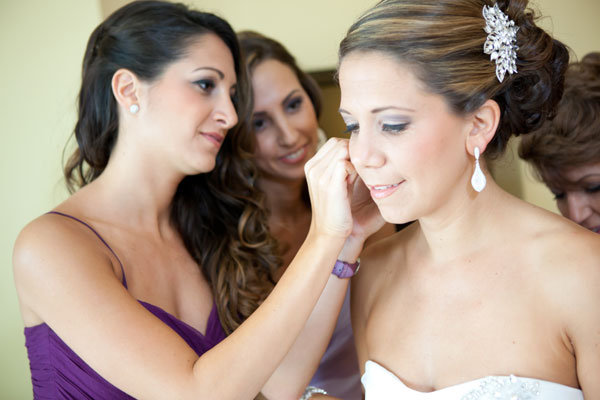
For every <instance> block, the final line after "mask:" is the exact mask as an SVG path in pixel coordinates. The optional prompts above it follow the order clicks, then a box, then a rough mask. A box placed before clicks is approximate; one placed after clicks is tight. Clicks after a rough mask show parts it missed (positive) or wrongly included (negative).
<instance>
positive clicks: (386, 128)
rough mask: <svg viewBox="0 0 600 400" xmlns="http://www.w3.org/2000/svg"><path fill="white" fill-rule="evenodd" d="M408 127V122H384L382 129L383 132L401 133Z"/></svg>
mask: <svg viewBox="0 0 600 400" xmlns="http://www.w3.org/2000/svg"><path fill="white" fill-rule="evenodd" d="M407 127H408V122H403V123H399V124H382V125H381V130H382V131H383V132H390V133H401V132H403V131H405V130H406V128H407Z"/></svg>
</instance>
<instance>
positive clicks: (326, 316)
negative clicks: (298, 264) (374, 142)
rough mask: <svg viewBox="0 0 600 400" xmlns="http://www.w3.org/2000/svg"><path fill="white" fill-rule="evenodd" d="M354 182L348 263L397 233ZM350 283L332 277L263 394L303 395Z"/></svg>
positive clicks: (343, 253) (345, 258)
mask: <svg viewBox="0 0 600 400" xmlns="http://www.w3.org/2000/svg"><path fill="white" fill-rule="evenodd" d="M352 185H353V188H352V190H353V196H352V204H351V208H352V217H353V227H352V234H351V235H350V236H349V237H348V239H347V240H346V242H345V244H344V248H343V249H342V251H341V253H340V255H339V257H338V258H339V259H341V260H343V261H347V262H354V261H356V260H357V259H358V257H359V255H360V253H361V252H362V249H363V246H364V245H365V243H366V242H365V241H367V242H368V241H370V240H371V239H372V238H373V237H377V238H375V239H376V240H377V239H378V238H381V237H384V236H387V235H390V234H391V233H393V232H395V230H394V229H393V228H394V227H393V225H390V224H386V225H384V220H383V218H382V217H381V214H380V213H379V210H378V209H377V206H376V205H375V203H374V202H373V200H372V199H371V196H370V193H369V191H368V190H367V188H366V187H365V185H364V184H363V183H362V181H360V179H358V180H357V181H355V182H354V183H353V184H352ZM382 226H383V227H382ZM332 266H333V265H332ZM348 283H349V279H339V278H337V277H335V276H331V277H330V278H329V281H328V283H327V286H326V288H325V290H324V291H323V294H322V295H321V297H320V299H319V301H318V303H317V306H316V307H315V309H314V310H313V312H312V314H311V316H310V318H309V319H308V321H307V323H306V325H305V327H304V329H303V330H302V332H301V333H300V335H299V337H298V339H297V340H296V342H295V343H294V345H293V347H292V349H291V350H290V352H289V353H288V354H287V356H286V357H285V359H284V360H283V362H282V363H281V364H280V365H279V367H278V368H277V370H276V371H275V373H274V374H273V375H272V376H271V378H270V379H269V381H268V382H267V385H265V387H264V388H263V391H262V393H263V394H265V395H266V396H267V397H269V398H273V399H287V398H290V399H292V398H293V399H297V398H299V397H300V396H301V395H302V393H303V392H304V389H305V388H306V386H307V385H308V383H309V382H310V379H311V378H312V376H313V375H314V373H315V371H316V370H317V368H318V366H319V361H320V360H321V357H322V356H323V353H324V352H325V350H326V348H327V345H328V343H329V341H330V339H331V335H332V333H333V331H334V329H335V325H336V322H337V318H338V314H339V312H340V309H341V307H342V304H343V302H344V297H345V295H346V291H347V288H348Z"/></svg>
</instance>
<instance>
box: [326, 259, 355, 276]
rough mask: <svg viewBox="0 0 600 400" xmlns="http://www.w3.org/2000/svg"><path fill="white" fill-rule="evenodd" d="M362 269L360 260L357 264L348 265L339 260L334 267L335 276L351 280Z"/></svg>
mask: <svg viewBox="0 0 600 400" xmlns="http://www.w3.org/2000/svg"><path fill="white" fill-rule="evenodd" d="M359 268H360V260H356V262H355V263H352V264H350V263H347V262H345V261H341V260H337V261H336V262H335V264H334V266H333V271H332V272H331V273H332V274H333V275H335V276H337V277H338V278H350V277H352V276H354V275H355V274H356V272H357V271H358V269H359Z"/></svg>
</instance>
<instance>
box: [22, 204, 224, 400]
mask: <svg viewBox="0 0 600 400" xmlns="http://www.w3.org/2000/svg"><path fill="white" fill-rule="evenodd" d="M52 213H53V214H59V215H63V216H65V217H68V218H71V219H73V220H76V221H78V222H81V223H82V224H84V225H85V226H87V227H88V228H89V229H91V230H92V232H94V233H95V234H96V236H98V238H99V239H100V240H101V241H102V243H104V244H105V245H106V246H107V247H108V249H109V250H110V251H111V252H112V253H113V254H114V255H115V257H116V258H117V260H118V261H119V263H121V261H120V260H119V258H118V257H117V255H116V254H115V252H114V251H113V250H112V249H111V248H110V246H109V245H108V243H106V241H104V239H103V238H102V237H101V236H100V235H99V234H98V232H96V231H95V230H94V229H93V228H92V227H91V226H90V225H88V224H86V223H85V222H83V221H81V220H79V219H77V218H75V217H72V216H70V215H67V214H62V213H59V212H55V211H53V212H52ZM122 268H123V265H122V264H121V269H122ZM123 286H125V288H127V280H126V279H125V273H124V272H123ZM139 302H140V304H141V305H142V306H144V307H145V308H146V309H147V310H148V311H149V312H151V313H152V314H154V315H155V316H156V317H157V318H159V319H160V320H161V321H162V322H164V323H165V324H166V325H168V326H169V327H170V328H171V329H173V330H174V331H175V332H176V333H177V334H178V335H179V336H181V337H182V338H183V340H185V341H186V343H187V344H188V345H189V346H190V347H191V348H192V349H194V351H195V352H196V353H197V354H198V356H200V355H202V354H204V353H205V352H206V351H208V350H210V349H211V348H212V347H214V346H215V345H216V344H218V343H219V342H220V341H222V340H223V339H225V337H226V335H225V332H224V331H223V328H222V327H221V323H220V321H219V315H218V313H217V306H216V304H213V308H212V310H211V312H210V315H209V317H208V321H207V324H206V333H205V334H204V335H203V334H202V333H200V332H199V331H198V330H196V329H195V328H193V327H192V326H190V325H188V324H186V323H185V322H183V321H181V320H179V319H177V318H176V317H175V316H173V315H171V314H169V313H168V312H166V311H164V310H163V309H161V308H160V307H157V306H155V305H152V304H149V303H146V302H143V301H139ZM25 346H26V347H27V354H28V356H29V365H30V369H31V382H32V384H33V396H34V398H35V399H98V400H100V399H106V400H109V399H111V400H112V399H133V397H131V396H129V395H128V394H127V393H125V392H123V391H121V390H120V389H118V388H117V387H115V386H114V385H112V384H111V383H110V382H108V381H107V380H106V379H104V378H103V377H102V376H100V375H99V374H98V373H97V372H96V371H94V370H93V369H92V368H91V367H90V366H89V365H87V364H86V363H85V362H84V361H83V360H82V359H81V358H80V357H79V356H78V355H77V354H75V352H73V350H71V348H70V347H69V346H67V344H66V343H65V342H63V341H62V340H61V339H60V337H58V335H57V334H56V333H55V332H54V331H53V330H52V329H51V328H50V327H49V326H48V325H46V324H45V323H42V324H40V325H36V326H32V327H27V328H25Z"/></svg>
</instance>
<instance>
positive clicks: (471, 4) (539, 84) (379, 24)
mask: <svg viewBox="0 0 600 400" xmlns="http://www.w3.org/2000/svg"><path fill="white" fill-rule="evenodd" d="M497 3H498V6H499V7H500V9H501V10H502V11H503V12H504V13H505V14H507V15H508V17H509V18H510V19H511V20H513V21H514V22H515V24H516V26H518V27H519V30H518V31H517V45H518V47H519V49H518V51H517V69H518V72H517V73H516V74H513V75H508V76H507V77H505V79H504V81H503V82H502V83H500V82H498V80H497V78H496V75H495V67H496V64H495V62H494V61H490V58H489V56H488V55H486V54H484V53H483V44H484V43H485V40H486V38H487V34H486V32H485V31H484V27H485V20H484V18H483V15H482V10H483V6H484V5H488V6H493V5H494V4H495V2H494V1H493V0H383V1H381V2H379V3H378V4H377V5H375V6H374V7H373V8H371V9H369V10H368V11H366V12H365V13H364V14H363V15H362V16H361V17H360V18H359V20H358V21H357V22H356V23H354V24H353V25H352V26H351V27H350V29H349V30H348V33H347V34H346V37H345V38H344V39H343V41H342V43H341V44H340V50H339V57H340V60H342V59H343V58H344V56H346V55H348V54H349V53H351V52H355V51H362V52H369V51H378V52H383V53H386V54H390V55H392V56H393V57H395V59H396V60H398V61H399V62H401V63H403V64H406V65H408V66H409V67H412V71H413V72H414V73H415V74H416V76H417V77H419V79H420V80H421V81H422V82H423V83H424V84H425V85H426V86H427V87H428V88H429V89H430V90H431V91H432V92H433V93H436V94H439V95H441V96H443V97H444V98H445V99H446V102H447V103H448V104H449V106H450V107H451V108H452V109H453V110H454V112H456V113H458V114H468V113H471V112H474V111H475V110H477V109H478V108H479V107H481V106H482V105H483V103H484V102H485V101H487V100H488V99H493V100H494V101H496V102H497V103H498V105H499V106H500V110H501V118H500V123H499V126H498V129H497V131H496V135H495V136H494V138H493V139H492V141H490V143H489V144H488V146H487V149H486V156H487V157H491V158H493V157H495V156H498V155H499V154H501V153H502V151H503V150H504V149H505V147H506V143H507V142H508V139H509V138H510V137H511V135H513V134H514V135H519V134H524V133H528V132H530V131H532V130H535V129H537V128H539V127H540V126H541V125H542V124H543V122H544V121H545V120H546V119H548V118H551V117H552V115H553V114H554V111H555V108H556V104H557V103H558V101H559V99H560V97H561V95H562V88H563V80H564V70H565V69H566V66H567V63H568V59H569V53H568V50H567V48H566V47H565V46H564V45H563V44H562V43H560V42H559V41H557V40H555V39H553V38H552V37H551V36H550V35H548V34H547V33H546V32H545V31H544V30H542V29H541V28H539V27H538V26H537V25H536V24H535V19H536V17H535V15H534V12H533V11H532V10H530V9H528V8H527V0H498V1H497ZM340 62H341V61H340Z"/></svg>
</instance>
